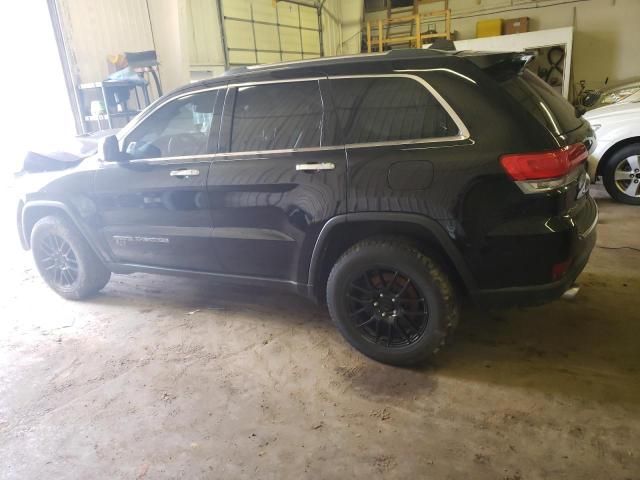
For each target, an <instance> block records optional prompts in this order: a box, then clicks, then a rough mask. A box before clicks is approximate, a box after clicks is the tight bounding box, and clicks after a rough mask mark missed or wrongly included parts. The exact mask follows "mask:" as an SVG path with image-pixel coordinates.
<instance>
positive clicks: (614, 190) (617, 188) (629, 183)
mask: <svg viewBox="0 0 640 480" xmlns="http://www.w3.org/2000/svg"><path fill="white" fill-rule="evenodd" d="M639 164H640V143H634V144H632V145H627V146H626V147H623V148H621V149H620V150H618V151H617V152H615V153H614V154H613V155H612V156H611V158H609V160H607V163H606V164H605V165H604V167H603V170H602V178H603V183H604V187H605V188H606V189H607V192H608V193H609V195H611V197H612V198H613V199H614V200H617V201H618V202H622V203H627V204H629V205H640V165H639ZM616 174H617V175H618V180H616ZM632 175H633V177H632ZM627 176H628V178H629V179H628V180H627ZM629 190H632V192H631V193H632V194H629ZM633 190H635V191H633Z"/></svg>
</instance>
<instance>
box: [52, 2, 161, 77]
mask: <svg viewBox="0 0 640 480" xmlns="http://www.w3.org/2000/svg"><path fill="white" fill-rule="evenodd" d="M58 3H59V6H60V14H61V16H62V21H63V23H64V34H65V37H66V40H67V42H68V44H69V45H70V47H71V54H72V58H73V60H74V65H73V67H74V68H75V72H74V73H75V74H77V75H78V77H79V80H80V82H82V83H86V82H97V81H100V80H102V79H104V78H105V77H106V76H107V75H108V67H107V55H108V54H116V53H122V52H124V51H129V52H135V51H143V50H153V49H154V44H153V36H152V33H151V24H150V22H149V12H148V10H147V4H146V0H92V1H89V2H88V1H86V0H60V1H59V2H58Z"/></svg>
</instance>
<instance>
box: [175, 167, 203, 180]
mask: <svg viewBox="0 0 640 480" xmlns="http://www.w3.org/2000/svg"><path fill="white" fill-rule="evenodd" d="M169 175H171V176H172V177H178V178H186V177H196V176H198V175H200V170H187V169H183V170H172V171H171V173H170V174H169Z"/></svg>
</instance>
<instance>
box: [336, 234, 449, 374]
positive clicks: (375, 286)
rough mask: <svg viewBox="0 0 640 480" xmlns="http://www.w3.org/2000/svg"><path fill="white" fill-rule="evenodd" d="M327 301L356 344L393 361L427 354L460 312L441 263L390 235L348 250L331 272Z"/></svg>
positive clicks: (380, 358)
mask: <svg viewBox="0 0 640 480" xmlns="http://www.w3.org/2000/svg"><path fill="white" fill-rule="evenodd" d="M327 304H328V307H329V313H330V314H331V318H332V319H333V321H334V322H335V324H336V326H337V327H338V329H339V330H340V332H341V333H342V335H343V336H344V337H345V338H346V339H347V341H348V342H349V343H350V344H351V345H352V346H354V347H355V348H356V349H358V350H359V351H360V352H362V353H364V354H365V355H367V356H369V357H371V358H373V359H374V360H378V361H380V362H383V363H388V364H391V365H403V366H405V365H413V364H418V363H422V362H424V361H425V360H427V359H428V358H429V357H430V356H431V355H433V354H435V353H436V352H437V351H438V350H439V349H440V348H441V347H442V345H444V343H445V340H446V338H447V335H448V334H450V333H451V332H452V331H453V329H454V328H455V326H456V324H457V322H458V316H459V309H458V304H457V302H456V299H455V295H454V289H453V286H452V284H451V282H450V280H449V279H448V277H447V275H446V274H445V273H444V271H443V270H442V268H441V267H440V266H439V265H438V264H437V263H436V262H435V261H434V260H433V259H431V258H429V257H427V256H425V255H424V254H423V253H421V252H420V251H418V250H417V249H415V248H413V247H412V246H410V245H409V244H406V243H403V242H402V241H392V240H367V241H363V242H360V243H358V244H356V245H355V246H353V247H352V248H351V249H349V250H348V251H347V252H345V253H344V254H343V255H342V256H341V257H340V259H338V261H337V262H336V264H335V265H334V267H333V269H332V270H331V274H330V275H329V280H328V282H327Z"/></svg>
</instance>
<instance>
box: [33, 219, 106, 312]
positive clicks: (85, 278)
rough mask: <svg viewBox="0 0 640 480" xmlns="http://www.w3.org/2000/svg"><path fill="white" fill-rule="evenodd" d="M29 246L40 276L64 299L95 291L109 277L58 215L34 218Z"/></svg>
mask: <svg viewBox="0 0 640 480" xmlns="http://www.w3.org/2000/svg"><path fill="white" fill-rule="evenodd" d="M31 250H32V252H33V258H34V260H35V263H36V267H37V268H38V272H39V273H40V276H41V277H42V279H43V280H44V281H45V282H46V283H47V285H49V287H51V289H53V290H54V291H55V292H56V293H57V294H58V295H60V296H61V297H64V298H66V299H68V300H82V299H84V298H87V297H90V296H92V295H95V294H96V293H97V292H99V291H100V290H102V288H103V287H104V286H105V285H106V284H107V282H108V281H109V279H110V278H111V272H110V271H109V270H107V268H106V267H105V266H104V264H103V263H102V261H100V259H99V258H98V257H97V256H96V254H95V253H94V251H93V250H92V249H91V247H90V246H89V244H88V243H87V241H86V240H85V238H84V237H83V236H82V234H80V232H78V230H77V229H76V228H75V226H74V225H73V224H71V223H70V222H69V221H68V220H66V219H64V218H62V217H58V216H48V217H44V218H41V219H40V220H38V222H37V223H36V224H35V225H34V227H33V230H32V231H31Z"/></svg>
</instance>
